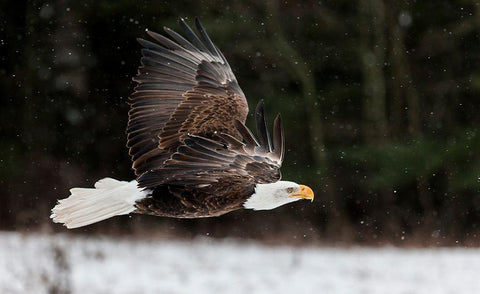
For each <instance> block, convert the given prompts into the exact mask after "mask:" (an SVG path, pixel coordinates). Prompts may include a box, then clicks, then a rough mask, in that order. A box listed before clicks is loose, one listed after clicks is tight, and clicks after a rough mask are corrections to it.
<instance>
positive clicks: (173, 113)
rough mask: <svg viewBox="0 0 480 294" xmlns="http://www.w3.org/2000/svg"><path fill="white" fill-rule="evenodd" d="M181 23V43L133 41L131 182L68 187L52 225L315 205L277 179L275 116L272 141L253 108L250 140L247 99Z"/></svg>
mask: <svg viewBox="0 0 480 294" xmlns="http://www.w3.org/2000/svg"><path fill="white" fill-rule="evenodd" d="M179 23H180V26H181V27H182V29H183V31H184V33H185V34H184V35H185V37H183V36H181V35H180V34H178V33H176V32H174V31H173V30H171V29H169V28H164V30H165V32H166V34H167V35H168V36H169V37H166V36H163V35H160V34H157V33H154V32H152V31H148V30H147V33H148V35H150V37H151V38H152V39H153V40H154V41H155V42H152V41H147V40H144V39H138V42H139V43H140V44H141V45H142V47H143V49H142V58H141V66H140V67H139V69H138V74H137V76H136V77H134V78H133V80H134V81H135V82H136V83H137V86H136V87H135V89H134V93H133V94H132V95H131V96H130V105H131V109H130V111H129V113H128V115H129V121H128V126H127V147H128V148H129V150H130V153H129V154H130V155H131V158H132V162H133V166H132V167H133V169H134V170H135V175H136V176H137V177H136V180H133V181H130V182H125V181H118V180H115V179H111V178H104V179H102V180H100V181H98V182H96V183H95V187H94V188H73V189H71V190H70V193H71V195H70V196H69V197H68V198H66V199H62V200H59V201H58V203H57V205H56V206H55V207H54V208H53V209H52V214H51V218H52V219H53V221H54V222H56V223H63V224H64V225H65V226H66V227H67V228H77V227H82V226H86V225H89V224H92V223H96V222H99V221H102V220H105V219H108V218H110V217H113V216H116V215H123V214H129V213H140V214H150V215H156V216H164V217H174V218H200V217H214V216H220V215H223V214H225V213H228V212H230V211H234V210H238V209H242V208H247V209H254V210H267V209H273V208H276V207H278V206H281V205H284V204H286V203H290V202H293V201H297V200H300V199H309V200H312V201H313V196H314V195H313V191H312V189H310V188H309V187H307V186H304V185H299V184H297V183H294V182H289V181H280V177H281V175H280V166H281V164H282V161H283V157H284V152H285V143H284V133H283V128H282V122H281V118H280V115H278V116H277V117H276V118H275V121H274V126H273V138H271V137H270V134H269V131H268V127H267V120H266V118H265V110H264V103H263V101H260V102H259V103H258V105H257V107H256V111H255V118H256V129H257V136H258V138H255V136H254V135H253V134H252V132H251V131H250V130H249V129H248V128H247V127H246V126H245V120H246V118H247V114H248V104H247V100H246V98H245V95H244V94H243V91H242V89H241V88H240V86H239V85H238V82H237V79H236V78H235V76H234V74H233V72H232V70H231V68H230V66H229V64H228V62H227V60H226V59H225V57H224V55H223V54H222V53H221V52H220V50H219V49H218V48H217V47H216V46H215V45H214V44H213V43H212V41H211V40H210V37H209V36H208V35H207V33H206V31H205V29H204V28H203V26H202V25H201V23H200V22H199V21H198V19H195V25H196V28H197V33H195V32H194V31H193V30H192V29H191V28H190V27H189V26H188V25H187V24H186V23H185V22H184V21H183V19H180V20H179Z"/></svg>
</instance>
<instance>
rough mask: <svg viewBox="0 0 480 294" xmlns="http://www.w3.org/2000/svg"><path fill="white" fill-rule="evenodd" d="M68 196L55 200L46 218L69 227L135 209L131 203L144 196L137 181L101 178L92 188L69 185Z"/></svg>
mask: <svg viewBox="0 0 480 294" xmlns="http://www.w3.org/2000/svg"><path fill="white" fill-rule="evenodd" d="M70 193H71V195H70V196H69V197H68V198H65V199H62V200H59V201H58V204H57V205H56V206H55V207H54V208H53V209H52V215H51V216H50V218H52V219H53V221H54V222H56V223H63V224H64V225H65V226H66V227H67V228H69V229H73V228H78V227H83V226H86V225H90V224H93V223H96V222H99V221H102V220H105V219H107V218H111V217H113V216H116V215H122V214H129V213H130V212H132V211H134V210H135V202H136V201H138V200H140V199H143V198H145V197H146V196H147V194H148V193H147V192H146V191H142V190H141V189H139V188H138V187H137V181H131V182H124V181H117V180H115V179H111V178H105V179H101V180H100V181H98V182H96V183H95V188H73V189H70Z"/></svg>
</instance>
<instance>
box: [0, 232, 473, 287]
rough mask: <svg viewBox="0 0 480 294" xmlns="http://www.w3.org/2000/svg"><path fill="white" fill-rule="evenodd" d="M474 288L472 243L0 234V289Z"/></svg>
mask: <svg viewBox="0 0 480 294" xmlns="http://www.w3.org/2000/svg"><path fill="white" fill-rule="evenodd" d="M69 291H70V293H117V294H118V293H167V294H174V293H189V294H190V293H198V294H201V293H276V294H277V293H288V294H292V293H294V294H300V293H322V294H329V293H342V294H355V293H365V294H375V293H378V294H394V293H399V294H400V293H402V294H410V293H435V294H442V293H452V294H453V293H455V294H456V293H480V250H479V249H397V248H380V249H379V248H350V249H335V248H298V247H287V246H279V247H269V246H264V245H259V244H245V243H238V242H234V241H214V240H205V239H202V240H198V241H195V242H179V241H165V240H159V241H134V240H132V241H127V240H125V239H106V238H85V237H67V236H64V235H53V236H52V235H38V234H35V235H21V234H18V233H0V293H69Z"/></svg>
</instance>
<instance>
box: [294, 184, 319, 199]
mask: <svg viewBox="0 0 480 294" xmlns="http://www.w3.org/2000/svg"><path fill="white" fill-rule="evenodd" d="M290 197H300V198H303V199H310V200H311V201H312V202H313V197H314V195H313V190H312V189H311V188H310V187H307V186H305V185H300V190H299V191H297V192H295V193H292V194H290Z"/></svg>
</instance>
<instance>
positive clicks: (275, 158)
mask: <svg viewBox="0 0 480 294" xmlns="http://www.w3.org/2000/svg"><path fill="white" fill-rule="evenodd" d="M256 119H257V133H258V135H259V136H260V137H262V139H260V140H256V139H255V137H254V136H253V135H252V133H251V132H250V130H249V129H248V128H247V127H246V126H245V125H244V124H243V123H241V122H239V121H237V127H238V131H239V133H240V134H241V136H242V140H239V139H237V138H235V137H234V136H232V135H230V134H226V133H217V135H218V138H219V139H218V140H213V139H208V138H205V137H202V136H196V135H187V136H188V138H187V139H185V140H184V142H183V144H182V145H180V146H179V147H178V148H177V151H176V152H175V153H174V154H173V155H172V156H171V158H170V159H168V160H166V162H165V164H164V165H163V166H162V167H161V168H159V169H156V170H154V171H151V172H147V173H144V174H143V175H141V176H140V177H139V178H138V179H137V180H138V181H139V183H140V185H141V186H144V187H155V186H159V185H174V186H183V187H185V186H188V187H192V188H203V187H206V186H208V185H211V184H213V183H217V182H222V181H224V180H229V181H231V180H232V179H236V180H238V179H240V180H242V181H243V182H244V184H245V186H246V185H249V184H257V183H271V182H276V181H278V180H279V179H280V166H281V164H282V160H283V154H284V136H283V130H282V123H281V119H280V116H277V118H276V119H275V123H274V132H273V148H272V140H271V139H270V136H269V134H268V130H267V124H266V118H265V113H264V106H263V101H261V102H260V103H259V104H258V106H257V111H256Z"/></svg>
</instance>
